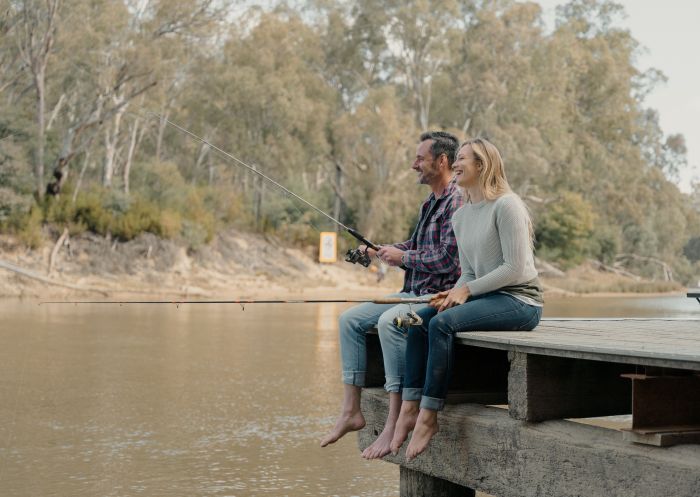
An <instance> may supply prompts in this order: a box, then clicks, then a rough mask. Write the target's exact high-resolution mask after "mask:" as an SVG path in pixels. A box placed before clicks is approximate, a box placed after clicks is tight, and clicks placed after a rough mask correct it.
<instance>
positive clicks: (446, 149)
mask: <svg viewBox="0 0 700 497" xmlns="http://www.w3.org/2000/svg"><path fill="white" fill-rule="evenodd" d="M425 140H433V143H432V145H430V153H431V154H432V156H433V159H437V158H438V157H440V155H441V154H445V156H446V157H447V165H448V166H451V165H452V164H453V163H454V161H455V158H456V157H457V150H458V149H459V140H457V137H456V136H455V135H453V134H452V133H448V132H447V131H427V132H425V133H423V134H421V135H420V141H422V142H423V141H425Z"/></svg>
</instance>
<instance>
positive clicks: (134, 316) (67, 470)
mask: <svg viewBox="0 0 700 497" xmlns="http://www.w3.org/2000/svg"><path fill="white" fill-rule="evenodd" d="M345 308H346V306H344V305H335V304H322V305H301V304H285V305H248V306H246V307H245V310H243V309H242V308H241V307H240V306H238V305H181V306H180V307H179V308H176V307H175V306H173V305H161V306H146V305H129V306H116V305H115V306H107V305H79V306H72V305H42V306H38V305H37V304H36V303H35V302H28V301H2V302H0V316H2V318H1V320H0V495H2V497H20V496H21V497H24V496H27V497H29V496H60V497H77V496H91V497H92V496H120V497H122V496H132V495H133V496H138V495H143V496H149V497H152V496H236V497H242V496H282V495H289V496H324V497H325V496H332V495H337V496H352V495H361V496H397V495H398V468H397V467H396V466H395V465H393V464H388V463H384V462H381V461H371V462H370V461H365V460H363V459H362V458H361V457H360V453H359V451H358V449H357V443H356V437H355V436H354V435H350V436H347V437H345V438H344V439H342V440H341V441H340V442H338V443H337V444H335V445H333V446H330V447H327V448H324V449H321V448H320V447H319V445H318V441H319V439H320V438H321V436H322V435H323V434H324V433H325V432H326V431H327V430H328V429H329V428H330V427H331V426H332V424H333V421H334V419H335V415H336V413H337V408H338V402H339V399H340V394H341V384H340V381H339V376H340V372H339V360H338V355H339V352H338V342H337V337H336V334H337V316H338V314H339V313H340V312H341V311H342V310H343V309H345ZM590 316H599V317H620V316H626V317H652V316H657V317H700V305H699V304H698V303H697V302H695V300H691V299H688V298H685V297H654V298H619V297H615V298H579V299H550V300H549V301H548V302H547V305H546V306H545V317H590Z"/></svg>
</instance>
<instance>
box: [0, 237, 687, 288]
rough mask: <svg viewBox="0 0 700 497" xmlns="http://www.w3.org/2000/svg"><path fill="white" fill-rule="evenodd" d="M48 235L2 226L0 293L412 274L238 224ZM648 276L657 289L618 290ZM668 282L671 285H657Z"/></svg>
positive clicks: (385, 280) (561, 280)
mask: <svg viewBox="0 0 700 497" xmlns="http://www.w3.org/2000/svg"><path fill="white" fill-rule="evenodd" d="M49 238H50V237H48V236H47V242H46V243H44V245H43V247H42V248H40V249H37V250H28V249H26V248H24V247H22V246H20V245H19V244H18V243H17V242H16V241H15V240H13V239H12V238H11V237H9V236H7V235H0V263H4V264H0V274H2V275H3V276H0V299H4V300H9V299H12V300H17V299H20V300H26V299H32V300H36V299H54V300H55V299H64V300H99V299H103V300H108V299H109V300H115V299H124V300H153V299H161V300H168V299H172V300H173V301H178V300H208V299H219V300H245V299H263V298H265V299H280V300H292V299H305V298H306V299H313V298H325V299H334V298H337V299H346V298H347V299H351V298H368V299H370V298H376V297H380V296H384V295H387V294H390V293H394V292H397V291H399V290H400V288H401V286H402V284H403V272H402V271H401V270H399V269H397V268H389V269H388V270H387V271H386V272H385V273H382V272H381V271H380V270H379V268H378V267H377V266H375V265H372V266H370V267H369V268H365V267H362V266H359V265H355V264H349V263H346V262H344V261H342V258H339V259H340V260H339V261H338V262H335V263H319V262H317V261H316V250H317V249H316V248H315V247H307V248H286V247H285V244H284V242H283V241H282V240H279V239H276V238H275V237H272V236H262V235H256V234H252V233H246V232H240V231H236V230H229V231H227V232H222V233H219V234H218V235H217V236H216V237H215V239H214V240H213V241H212V242H211V243H210V244H209V245H207V246H205V247H202V248H200V249H199V250H197V251H190V250H188V249H187V248H186V247H183V246H182V245H179V244H177V243H176V242H174V241H172V240H163V239H159V238H157V237H156V236H154V235H143V236H140V237H138V238H137V239H135V240H132V241H130V242H119V243H118V242H115V241H114V240H109V239H106V238H103V237H98V236H95V235H90V234H88V235H82V236H80V237H75V238H73V239H71V240H70V245H67V246H66V247H65V248H64V246H61V247H58V248H56V247H55V246H54V247H53V249H51V244H50V243H49V242H48V239H49ZM48 268H51V271H49V269H48ZM49 273H50V274H49ZM544 273H546V269H545V270H543V271H542V272H541V277H540V279H541V281H542V284H543V288H544V295H545V300H546V299H548V298H549V299H551V298H556V299H559V298H562V299H567V298H644V297H647V298H659V297H674V296H685V288H684V287H681V286H680V285H679V284H674V283H668V282H658V281H656V282H655V281H649V280H646V281H639V280H634V281H633V280H629V279H625V278H622V277H620V276H617V275H611V274H610V273H603V272H600V271H598V270H596V269H594V268H592V267H588V266H586V265H582V266H580V267H577V268H575V269H573V270H571V271H569V272H567V273H566V274H565V275H564V276H563V277H561V276H557V277H551V276H548V275H547V274H544ZM645 286H647V287H649V289H650V290H652V291H649V292H644V291H616V290H614V289H615V288H644V287H645ZM664 287H666V288H669V287H671V288H670V289H669V290H668V291H658V290H657V291H653V290H654V289H655V288H657V289H658V288H664ZM605 288H610V289H612V290H605ZM581 289H584V290H585V289H591V290H593V291H590V292H589V291H581ZM576 290H579V291H576Z"/></svg>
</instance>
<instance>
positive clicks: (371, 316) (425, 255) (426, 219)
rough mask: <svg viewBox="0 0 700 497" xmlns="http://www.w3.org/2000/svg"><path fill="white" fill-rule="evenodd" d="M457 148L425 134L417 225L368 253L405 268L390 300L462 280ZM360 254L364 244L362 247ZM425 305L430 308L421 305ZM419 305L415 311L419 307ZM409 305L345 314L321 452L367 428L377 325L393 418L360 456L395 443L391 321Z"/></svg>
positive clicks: (396, 361) (401, 338)
mask: <svg viewBox="0 0 700 497" xmlns="http://www.w3.org/2000/svg"><path fill="white" fill-rule="evenodd" d="M458 147H459V142H458V141H457V138H456V137H455V136H453V135H451V134H450V133H446V132H443V131H433V132H428V133H423V134H422V135H421V136H420V143H419V145H418V149H417V151H416V159H415V161H414V162H413V166H412V167H413V170H415V171H416V172H417V173H418V183H420V184H423V185H428V186H429V187H430V189H431V190H432V192H431V193H430V195H429V196H428V198H427V199H426V200H425V201H424V202H423V205H422V207H421V211H420V218H419V220H418V224H417V225H416V228H415V230H414V232H413V235H412V236H411V238H410V239H409V240H407V241H405V242H402V243H395V244H393V245H384V246H382V247H381V248H380V250H378V251H376V252H375V251H374V250H372V249H369V250H368V253H369V255H370V256H372V257H374V256H375V255H376V256H377V257H379V258H380V259H381V260H383V261H384V262H386V263H387V264H389V265H391V266H402V267H404V268H405V270H406V274H405V276H404V286H403V289H402V290H401V292H400V293H397V294H393V295H391V296H392V297H418V296H422V295H430V294H434V293H437V292H440V291H443V290H448V289H450V288H452V287H453V286H454V283H455V282H456V281H457V279H458V278H459V275H460V271H459V261H458V257H457V244H456V241H455V236H454V233H453V231H452V224H451V222H450V219H451V217H452V214H453V213H454V212H455V211H456V210H457V209H458V208H459V207H460V206H461V205H462V204H463V202H464V198H463V195H462V192H461V190H459V189H458V187H457V186H456V184H455V182H454V181H453V178H452V163H453V162H454V160H455V155H456V153H457V149H458ZM360 248H361V249H362V250H364V249H365V247H364V246H361V247H360ZM422 305H425V304H421V306H422ZM419 307H420V306H415V305H414V306H413V310H417V309H418V308H419ZM408 310H409V308H408V305H406V304H400V305H394V306H392V305H390V304H372V303H365V304H362V305H359V306H356V307H353V308H351V309H349V310H347V311H345V312H344V313H343V314H342V315H341V316H340V323H339V328H340V355H341V362H342V368H343V383H344V390H343V405H342V409H341V413H340V416H338V419H337V421H336V424H335V426H334V427H333V429H332V430H331V431H330V433H328V435H326V436H325V438H324V439H323V440H322V441H321V447H325V446H326V445H328V444H331V443H334V442H336V441H337V440H338V439H340V438H341V437H342V436H343V435H345V434H346V433H348V432H350V431H357V430H360V429H362V428H363V427H364V426H365V418H364V416H363V415H362V412H361V410H360V395H361V393H362V387H364V385H365V375H366V371H367V367H366V364H367V354H366V341H365V337H366V333H367V331H368V330H370V329H372V328H373V327H374V326H375V325H376V326H377V328H378V330H379V340H380V342H381V345H382V355H383V357H384V370H385V373H386V384H385V385H384V388H385V389H386V390H387V391H388V392H389V415H388V417H387V420H386V424H385V425H384V430H383V431H382V433H381V434H380V435H379V437H378V438H377V440H375V441H374V443H372V445H370V446H369V447H367V449H365V451H364V452H363V453H362V457H364V458H366V459H376V458H380V457H384V456H385V455H387V454H388V453H389V452H390V444H391V440H392V438H393V435H394V429H395V427H396V420H397V418H398V416H399V410H400V408H401V388H402V382H403V370H404V364H405V357H404V356H405V352H406V330H404V329H402V328H399V327H397V326H396V325H394V324H393V321H394V318H395V317H396V316H399V315H404V314H406V312H407V311H408Z"/></svg>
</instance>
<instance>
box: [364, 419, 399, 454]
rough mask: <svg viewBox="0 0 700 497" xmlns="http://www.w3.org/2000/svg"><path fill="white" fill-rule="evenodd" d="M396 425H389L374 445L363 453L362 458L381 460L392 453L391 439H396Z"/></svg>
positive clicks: (386, 425)
mask: <svg viewBox="0 0 700 497" xmlns="http://www.w3.org/2000/svg"><path fill="white" fill-rule="evenodd" d="M395 427H396V424H395V423H387V424H385V425H384V429H383V430H382V432H381V433H380V434H379V436H378V437H377V439H376V440H375V441H374V442H372V445H370V446H369V447H367V448H366V449H365V450H364V451H362V457H364V458H365V459H380V458H382V457H384V456H385V455H387V454H388V453H389V452H391V449H390V447H389V446H390V444H391V439H392V438H393V437H394V428H395Z"/></svg>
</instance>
